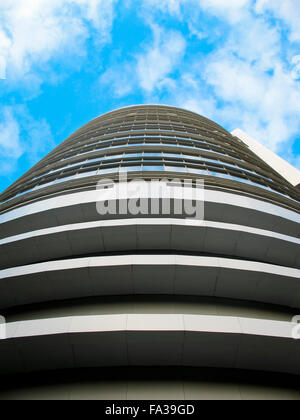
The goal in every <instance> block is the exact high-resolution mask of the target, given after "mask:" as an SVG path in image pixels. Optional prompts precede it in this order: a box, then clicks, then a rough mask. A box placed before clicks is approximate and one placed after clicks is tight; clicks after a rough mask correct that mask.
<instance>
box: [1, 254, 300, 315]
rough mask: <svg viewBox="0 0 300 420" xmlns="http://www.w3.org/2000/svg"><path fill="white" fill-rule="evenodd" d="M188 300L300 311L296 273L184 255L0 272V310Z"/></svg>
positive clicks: (72, 262) (114, 258) (102, 259)
mask: <svg viewBox="0 0 300 420" xmlns="http://www.w3.org/2000/svg"><path fill="white" fill-rule="evenodd" d="M147 294H149V295H154V294H158V295H189V296H207V297H221V298H230V299H239V300H247V301H254V302H261V303H270V304H276V305H282V306H288V307H291V308H300V270H298V269H293V268H287V267H281V266H277V265H271V264H264V263H257V262H251V261H243V260H233V259H226V258H215V257H199V256H186V255H124V256H112V257H92V258H81V259H69V260H63V261H51V262H46V263H39V264H35V265H28V266H23V267H16V268H10V269H6V270H1V271H0V307H1V308H2V309H4V308H9V307H14V306H22V305H26V304H33V303H40V302H50V301H57V300H66V299H74V298H82V297H92V296H121V295H123V296H124V295H125V296H126V295H147Z"/></svg>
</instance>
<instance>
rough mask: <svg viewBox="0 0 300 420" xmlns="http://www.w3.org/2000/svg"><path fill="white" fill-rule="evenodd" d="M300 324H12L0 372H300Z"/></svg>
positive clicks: (221, 320)
mask: <svg viewBox="0 0 300 420" xmlns="http://www.w3.org/2000/svg"><path fill="white" fill-rule="evenodd" d="M295 326H296V324H292V323H287V322H278V321H265V320H256V319H245V318H233V317H215V316H200V315H161V314H159V315H145V314H143V315H140V314H138V315H136V314H135V315H131V314H128V315H109V316H89V317H69V318H58V319H48V320H38V321H25V322H18V323H12V324H8V325H7V339H5V340H1V341H0V351H1V354H2V355H3V356H2V357H1V358H0V372H1V373H2V374H3V373H12V372H30V371H39V370H56V369H63V368H83V367H101V366H103V367H104V366H110V367H112V366H195V367H196V366H197V367H218V368H220V367H222V368H237V369H249V370H260V371H272V372H280V373H292V374H299V373H300V360H299V350H300V341H298V340H294V339H293V338H292V329H293V328H294V327H295Z"/></svg>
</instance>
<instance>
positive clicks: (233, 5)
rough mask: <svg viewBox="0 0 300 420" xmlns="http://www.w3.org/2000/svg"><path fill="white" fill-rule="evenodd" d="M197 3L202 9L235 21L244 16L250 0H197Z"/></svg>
mask: <svg viewBox="0 0 300 420" xmlns="http://www.w3.org/2000/svg"><path fill="white" fill-rule="evenodd" d="M198 3H199V6H200V7H201V8H202V9H203V10H206V11H208V12H210V13H212V14H214V15H216V16H223V17H225V18H227V19H229V20H230V21H231V22H237V21H239V20H241V19H242V17H243V16H244V13H245V12H246V11H247V7H248V6H249V5H250V3H251V0H199V2H198Z"/></svg>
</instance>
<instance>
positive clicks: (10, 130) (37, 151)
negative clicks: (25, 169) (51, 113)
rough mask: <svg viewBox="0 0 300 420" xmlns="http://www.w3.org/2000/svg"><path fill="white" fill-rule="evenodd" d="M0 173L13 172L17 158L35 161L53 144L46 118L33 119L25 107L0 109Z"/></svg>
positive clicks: (30, 162) (16, 164) (31, 163)
mask: <svg viewBox="0 0 300 420" xmlns="http://www.w3.org/2000/svg"><path fill="white" fill-rule="evenodd" d="M0 115H1V117H0V175H4V174H7V173H8V172H13V171H14V170H16V169H17V167H18V161H19V159H20V158H22V157H25V159H26V160H27V161H28V163H29V165H30V166H32V165H33V164H35V163H36V162H37V161H38V160H39V159H40V158H41V157H43V156H44V155H45V154H46V153H47V152H48V151H49V149H51V148H52V147H53V146H54V141H53V137H52V134H51V129H50V127H49V125H48V123H47V122H46V120H44V119H41V120H39V121H35V120H34V119H33V118H32V116H31V115H30V114H29V112H28V110H27V109H26V108H25V107H24V106H21V107H20V106H16V107H14V108H12V107H9V106H6V107H2V108H0Z"/></svg>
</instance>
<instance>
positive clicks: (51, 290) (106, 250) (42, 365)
mask: <svg viewBox="0 0 300 420" xmlns="http://www.w3.org/2000/svg"><path fill="white" fill-rule="evenodd" d="M250 140H251V139H250V138H248V137H247V136H245V135H244V134H243V133H241V132H234V133H233V134H230V133H229V132H227V131H226V130H225V129H223V128H222V127H220V126H219V125H218V124H216V123H214V122H212V121H210V120H208V119H206V118H203V117H201V116H199V115H197V114H195V113H193V112H189V111H185V110H181V109H178V108H174V107H169V106H154V105H151V106H136V107H129V108H125V109H121V110H117V111H113V112H110V113H108V114H106V115H103V116H101V117H99V118H97V119H95V120H94V121H91V122H90V123H88V124H87V125H86V126H84V127H82V128H81V129H79V130H78V131H76V132H75V133H74V134H73V135H71V136H70V137H69V138H68V139H67V140H65V141H64V142H63V143H62V144H60V145H59V146H58V147H57V148H56V149H54V150H53V151H52V152H51V153H50V154H49V155H48V156H46V157H45V158H44V159H43V160H42V161H41V162H39V163H38V164H37V165H35V166H34V167H33V168H32V169H31V170H30V171H29V172H27V173H26V174H25V175H24V176H23V177H21V178H20V179H19V180H18V181H17V182H15V183H14V184H13V185H12V186H11V187H10V188H8V189H7V190H6V191H4V192H3V193H2V194H1V196H0V201H1V207H0V314H1V315H2V316H3V317H5V319H6V325H5V336H4V333H3V334H2V335H3V336H2V337H1V338H2V339H1V340H0V374H1V385H0V399H8V398H11V399H20V398H22V399H36V398H54V399H56V398H63V399H70V398H71V399H82V398H89V399H93V398H99V399H116V400H118V399H120V400H125V399H140V398H141V399H173V400H184V399H187V400H191V399H194V400H198V399H257V398H263V399H269V398H274V399H284V398H288V399H300V387H299V374H300V357H299V354H300V340H297V338H298V335H299V337H300V331H299V330H300V329H298V327H297V318H295V319H294V317H295V316H297V315H298V314H300V270H299V269H300V252H299V244H300V230H299V226H300V192H299V183H300V179H299V176H298V172H297V171H296V170H295V171H294V169H293V168H290V167H289V166H288V165H285V164H284V162H281V161H280V160H276V157H274V155H271V154H268V153H267V152H266V151H265V152H264V151H263V150H262V149H260V148H259V147H258V146H257V144H256V145H255V142H253V141H250ZM258 149H259V150H258ZM264 153H265V158H264ZM120 174H121V177H120ZM125 175H126V178H127V180H128V184H130V182H132V186H133V187H134V188H133V190H134V191H133V190H131V191H130V192H129V191H128V189H127V190H124V191H123V190H122V191H123V193H122V195H121V196H120V195H119V196H118V195H115V190H116V189H117V187H121V186H123V185H124V184H125V183H124V179H125ZM297 177H298V178H297ZM200 180H201V182H199V181H200ZM140 181H143V182H140ZM183 181H184V184H182V183H183ZM203 183H204V186H203ZM140 185H143V186H147V188H148V186H149V185H151V186H152V185H153V186H154V188H153V190H152V189H151V188H148V190H147V191H148V192H149V191H150V192H149V194H148V195H147V194H145V195H143V197H141V196H139V192H140V190H138V186H140ZM182 185H184V186H185V191H187V195H188V196H189V198H190V200H189V204H190V208H192V209H197V208H199V209H200V210H199V214H196V213H195V214H194V215H193V214H191V213H190V212H189V211H188V210H187V207H185V206H183V202H184V197H181V196H180V194H179V192H180V191H181V190H182ZM297 185H298V188H297ZM203 188H204V189H203ZM171 190H172V191H173V192H174V191H175V193H174V194H175V195H174V196H171V197H165V196H164V195H160V194H161V191H164V192H166V191H171ZM176 194H177V195H176ZM191 198H192V199H191ZM113 199H114V201H113ZM150 199H152V200H153V201H151V200H150ZM165 199H166V202H167V206H166V207H164V200H165ZM167 199H169V200H167ZM111 203H114V205H115V207H114V205H112V206H111V207H110V204H111ZM130 203H131V204H132V207H130ZM149 203H150V204H149ZM153 203H154V204H153ZM144 204H145V205H146V204H147V205H148V207H145V206H144V207H143V205H144ZM180 205H181V206H180ZM124 208H125V210H126V211H124ZM178 209H179V210H180V209H181V210H182V211H179V210H178ZM104 210H106V212H105V211H104ZM109 210H110V211H109ZM121 210H122V211H121ZM101 211H103V212H102V213H101ZM203 211H204V213H203ZM195 212H196V210H195ZM199 215H200V216H201V217H198V216H199ZM299 319H300V318H299ZM3 321H4V320H3ZM0 331H2V332H3V331H4V326H2V329H1V328H0Z"/></svg>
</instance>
